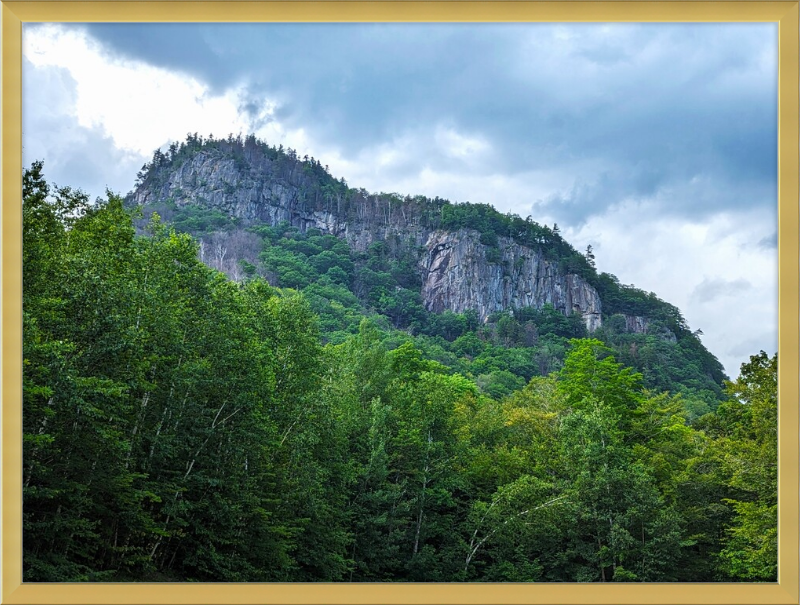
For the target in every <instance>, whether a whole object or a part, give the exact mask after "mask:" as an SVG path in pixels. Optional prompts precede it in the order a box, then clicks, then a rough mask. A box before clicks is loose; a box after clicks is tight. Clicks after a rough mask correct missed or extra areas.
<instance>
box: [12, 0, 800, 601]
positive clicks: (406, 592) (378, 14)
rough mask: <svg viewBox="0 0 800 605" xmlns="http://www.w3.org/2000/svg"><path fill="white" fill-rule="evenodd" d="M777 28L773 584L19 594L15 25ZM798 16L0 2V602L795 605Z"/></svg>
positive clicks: (705, 10)
mask: <svg viewBox="0 0 800 605" xmlns="http://www.w3.org/2000/svg"><path fill="white" fill-rule="evenodd" d="M89 21H106V22H123V21H137V22H148V21H150V22H154V21H162V22H164V21H208V22H236V21H269V22H304V21H305V22H308V21H314V22H321V21H327V22H375V21H387V22H405V21H450V22H514V21H551V22H568V21H580V22H603V21H617V22H658V21H662V22H703V21H717V22H720V21H724V22H736V21H738V22H775V23H777V24H778V38H779V43H778V55H779V56H778V67H779V75H778V101H779V103H778V151H779V155H778V278H779V286H778V299H779V308H778V328H779V330H778V332H779V336H778V350H779V353H780V354H779V356H778V359H779V367H778V396H779V409H778V412H779V469H778V471H779V509H778V511H779V553H778V554H779V559H778V560H779V568H778V569H779V576H778V582H777V583H774V584H751V583H735V584H721V583H708V584H613V585H612V584H602V585H598V584H346V583H336V584H327V583H314V584H224V583H205V584H193V583H166V584H161V583H159V584H147V583H128V584H113V583H109V584H77V583H66V584H61V583H53V584H38V583H24V584H23V583H22V560H21V552H22V527H21V518H22V495H21V491H22V471H21V468H22V465H21V457H22V431H21V427H22V404H21V401H22V384H21V376H22V359H21V350H22V347H21V341H22V308H21V307H22V302H21V300H22V294H21V292H22V270H21V263H22V261H21V258H22V252H21V250H22V241H21V240H22V237H21V225H22V218H21V209H22V204H21V195H22V192H21V179H20V175H21V174H22V157H21V150H22V133H21V63H22V49H21V38H22V23H25V22H89ZM798 54H799V53H798V2H797V0H793V1H787V2H761V1H749V0H742V1H719V2H716V1H711V2H707V1H682V2H660V1H657V0H653V1H623V2H580V1H575V2H573V1H564V2H536V1H524V0H523V1H515V2H473V1H470V2H462V1H458V0H455V1H445V2H419V1H383V2H367V1H364V2H361V1H351V2H339V1H335V0H331V1H321V2H320V1H318V2H306V1H294V2H269V1H265V2H237V1H217V2H190V1H186V2H181V1H178V2H126V1H119V2H117V1H105V2H104V1H91V2H69V1H64V2H61V1H53V2H39V1H17V0H2V214H0V220H1V221H2V230H1V231H0V242H1V244H2V266H1V269H2V273H1V279H2V320H1V321H2V324H0V328H1V330H2V331H1V332H0V333H1V334H2V358H1V359H2V404H3V405H2V477H3V479H2V602H3V603H7V604H9V605H10V604H23V603H85V604H93V603H120V604H123V603H209V604H212V603H242V604H245V603H298V604H299V603H454V604H455V603H598V604H599V603H617V604H623V603H665V604H666V603H720V604H734V603H742V604H744V603H765V604H766V603H770V604H783V603H786V604H789V603H798V601H799V600H800V597H799V594H800V593H799V592H798V571H799V569H798V568H799V563H798V475H800V473H799V472H798V428H799V427H800V424H799V422H798V400H800V393H799V392H798V391H799V389H798V368H800V358H799V356H798V352H799V350H800V346H799V343H800V326H799V323H798V317H800V303H799V302H798V300H799V299H798V291H799V288H798V283H799V282H800V279H799V275H800V265H799V263H798V258H799V257H800V248H799V246H798V235H799V234H800V220H799V213H798V166H799V165H800V160H799V159H798V116H799V115H800V107H799V106H798Z"/></svg>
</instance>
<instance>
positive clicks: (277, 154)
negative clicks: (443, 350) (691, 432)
mask: <svg viewBox="0 0 800 605" xmlns="http://www.w3.org/2000/svg"><path fill="white" fill-rule="evenodd" d="M144 168H145V170H144V172H143V173H140V175H139V177H140V179H139V180H140V182H139V183H138V184H137V187H136V188H135V190H134V191H133V192H131V193H130V194H129V195H128V197H127V203H128V204H130V205H135V206H143V207H146V208H154V209H157V208H158V205H159V204H165V203H166V204H171V205H173V206H174V207H175V208H177V209H180V208H182V207H187V206H193V205H194V206H202V207H206V208H212V209H216V210H218V211H220V212H222V213H224V214H225V215H226V216H228V217H231V218H235V219H237V220H238V221H239V224H240V225H242V226H247V225H252V224H258V223H266V224H268V225H270V226H275V225H279V224H280V223H282V222H286V223H289V224H290V225H293V226H295V227H297V228H298V229H299V230H301V231H307V230H308V229H312V228H313V229H318V230H319V231H321V232H322V233H325V234H331V235H335V236H337V237H339V238H342V239H345V240H346V241H347V242H348V244H349V245H350V247H351V249H353V250H357V251H360V252H364V251H366V250H367V249H368V248H369V247H370V245H371V244H373V243H374V242H377V241H382V242H386V243H387V244H388V245H390V246H391V247H392V248H393V249H395V250H401V251H403V252H404V253H405V254H407V255H410V256H411V257H412V258H413V259H414V261H415V263H416V270H417V272H418V274H419V279H420V281H421V283H422V286H421V290H420V294H421V298H422V301H423V304H424V306H425V308H426V309H427V310H429V311H433V312H442V311H445V310H448V309H449V310H450V311H453V312H457V313H458V312H463V311H466V310H468V309H473V310H475V311H477V312H478V315H479V316H480V318H481V320H485V319H486V318H487V317H488V316H489V315H490V314H491V313H494V312H496V311H502V310H506V309H510V308H522V307H535V308H541V307H542V306H543V305H545V304H548V303H549V304H551V305H552V306H553V307H554V308H555V309H557V310H559V311H561V312H562V313H564V314H565V315H570V314H579V315H580V316H581V317H582V319H583V321H584V323H585V325H586V327H587V329H588V330H589V331H590V332H591V331H594V330H596V329H597V328H598V327H599V326H600V325H601V323H602V303H601V300H600V295H599V294H598V292H597V290H596V289H595V288H594V287H593V286H592V285H590V284H589V283H588V282H587V281H586V279H584V278H583V277H581V276H580V275H578V274H576V273H574V272H570V271H567V270H564V269H563V268H561V265H562V263H560V262H559V259H558V258H557V257H554V255H553V246H548V241H549V240H548V241H545V239H541V238H540V239H536V238H534V239H531V241H532V244H531V245H523V244H521V243H519V241H518V238H517V239H515V238H513V237H510V236H508V235H499V236H498V234H496V233H494V232H492V233H491V237H490V238H486V237H485V234H482V233H481V232H479V231H478V230H476V229H470V228H457V229H445V228H442V224H443V218H442V217H444V216H445V211H451V210H452V209H453V208H454V206H453V205H451V204H449V202H444V201H443V200H438V199H437V200H427V199H424V198H410V197H405V198H402V197H400V196H398V195H394V194H380V195H370V194H368V193H367V192H366V191H364V190H355V189H351V188H349V187H347V186H346V185H345V184H344V182H343V181H340V180H336V179H334V178H333V177H332V176H331V175H330V174H329V173H328V172H327V169H324V168H322V166H321V165H320V164H319V163H317V162H315V161H314V160H313V159H312V160H308V159H305V160H303V161H301V160H299V159H298V158H296V157H295V156H293V153H292V152H283V151H282V150H275V149H274V148H270V147H267V146H265V145H263V144H261V143H257V142H256V141H255V140H254V139H250V138H248V139H247V140H246V141H245V142H243V143H242V142H240V141H235V140H230V139H229V140H228V141H218V142H214V144H213V145H210V144H208V143H205V144H204V143H203V142H202V140H200V141H197V140H195V141H194V143H193V142H192V140H191V137H190V139H189V142H188V143H187V144H186V145H182V146H180V147H179V148H174V149H172V150H171V152H170V154H169V155H163V154H160V152H157V153H156V156H155V157H154V160H153V163H152V164H151V165H146V166H145V167H144ZM480 208H481V209H482V208H483V207H480ZM492 212H494V211H493V210H492ZM517 220H520V219H517ZM523 226H525V225H523ZM527 226H528V230H529V231H531V230H532V232H534V233H537V234H538V233H540V232H541V233H543V234H544V235H545V236H549V237H550V238H551V240H552V241H553V242H555V243H560V244H561V245H562V247H563V246H564V243H563V240H560V238H559V237H558V236H557V234H552V233H551V232H550V231H549V230H548V229H547V228H542V227H540V226H538V225H536V224H535V223H531V222H529V223H527ZM509 230H510V229H509ZM537 237H538V236H537ZM569 250H570V251H571V252H572V253H574V250H572V249H571V248H569Z"/></svg>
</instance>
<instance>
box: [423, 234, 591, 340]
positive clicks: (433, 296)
mask: <svg viewBox="0 0 800 605" xmlns="http://www.w3.org/2000/svg"><path fill="white" fill-rule="evenodd" d="M479 238H480V235H479V234H478V233H477V232H476V231H471V230H466V229H461V230H459V231H456V232H447V231H434V232H432V233H430V235H429V236H428V239H427V241H426V242H425V249H426V254H425V257H424V258H423V259H422V261H421V262H420V266H421V268H422V270H423V271H422V275H423V283H422V299H423V300H424V301H425V306H426V307H427V309H428V310H429V311H434V312H437V313H438V312H442V311H444V310H446V309H450V310H451V311H454V312H457V313H460V312H463V311H466V310H467V309H478V311H479V313H480V315H481V318H482V319H483V318H485V317H486V316H488V315H489V314H490V313H493V312H495V311H502V310H504V309H509V308H512V307H515V308H522V307H536V308H542V307H543V306H544V305H545V304H547V303H549V304H551V305H553V307H555V308H556V309H559V310H561V311H562V312H564V313H565V314H567V315H569V314H572V313H579V314H580V315H581V316H582V317H583V320H584V322H585V323H586V327H587V328H588V330H589V331H590V332H591V331H594V330H595V329H597V328H598V327H599V326H600V325H601V315H600V314H601V302H600V297H599V295H598V294H597V291H596V290H595V289H594V288H593V287H592V286H590V285H589V284H587V283H586V282H585V281H584V280H583V279H581V278H580V277H579V276H577V275H571V274H563V273H560V272H559V271H558V267H557V265H556V264H555V263H553V262H551V261H548V260H545V259H544V258H543V257H542V254H541V252H540V251H537V250H534V249H531V248H527V247H524V246H520V245H518V244H516V243H514V242H513V241H512V240H510V239H508V238H503V237H501V238H498V246H497V249H499V251H500V254H499V256H498V255H495V257H494V258H493V259H492V260H490V259H489V258H488V252H489V248H488V247H487V246H485V245H483V244H481V243H480V241H479ZM493 249H494V248H493Z"/></svg>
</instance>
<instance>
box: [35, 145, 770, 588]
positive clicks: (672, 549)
mask: <svg viewBox="0 0 800 605" xmlns="http://www.w3.org/2000/svg"><path fill="white" fill-rule="evenodd" d="M179 152H180V148H176V150H175V153H176V154H177V153H179ZM42 170H43V168H42V165H41V164H40V163H36V164H34V165H33V166H32V168H31V169H30V170H28V171H26V173H25V175H24V178H23V189H24V191H23V193H24V200H23V204H24V205H23V221H24V225H23V242H24V246H23V280H24V281H23V315H24V317H23V330H24V335H23V347H24V351H23V356H24V366H23V367H24V376H23V387H24V400H23V406H24V407H23V423H24V427H23V430H24V452H23V467H24V468H23V498H24V519H23V546H24V553H23V565H24V579H25V581H133V580H145V581H292V582H304V581H353V582H365V581H367V582H369V581H422V582H441V581H489V582H498V581H499V582H518V581H520V582H521V581H525V582H527V581H566V582H573V581H681V582H688V581H775V579H776V577H777V529H776V527H777V479H776V467H777V411H776V410H777V401H776V398H777V396H776V391H777V379H776V370H777V358H776V356H773V357H769V356H768V355H767V354H766V353H764V352H761V353H758V354H756V355H753V356H752V357H751V359H750V361H749V363H747V364H744V365H743V366H742V371H741V374H740V376H739V378H738V379H737V380H735V381H734V382H727V381H722V380H721V379H720V378H719V376H717V375H715V373H714V372H713V371H710V370H713V369H714V368H710V366H709V363H710V362H709V361H708V360H709V359H711V360H713V361H715V360H714V359H713V356H710V354H708V352H706V351H705V349H703V348H702V345H701V344H700V343H699V341H698V340H697V338H696V337H694V336H692V335H691V333H688V328H686V327H685V326H677V327H676V325H675V323H673V324H669V319H670V318H669V317H664V318H662V324H661V325H660V326H659V325H656V327H655V329H654V330H651V331H648V333H647V334H629V333H626V332H625V331H624V330H623V329H622V327H621V326H620V324H619V322H620V319H619V317H617V318H616V319H615V314H614V313H611V314H610V315H609V317H608V318H607V319H606V321H605V322H604V326H603V328H601V330H598V331H597V332H595V333H593V334H592V335H591V338H589V335H587V334H586V333H585V332H584V327H583V325H582V323H581V322H580V321H575V318H574V317H570V316H563V315H561V314H560V313H558V312H556V311H554V310H553V309H549V308H547V307H545V308H543V309H517V310H513V312H512V313H503V314H498V316H496V317H493V318H490V321H489V322H488V323H486V324H480V323H479V322H478V321H477V320H476V318H475V317H474V316H473V315H470V314H469V313H465V314H453V313H444V314H441V315H434V314H430V313H427V312H426V311H425V310H424V309H423V308H422V306H421V305H420V302H419V300H418V297H419V294H418V293H417V294H416V298H415V289H414V288H415V284H414V282H413V280H414V272H413V271H408V270H407V267H404V264H403V263H404V262H407V260H406V259H404V258H403V257H402V255H399V256H398V255H397V254H394V253H393V252H392V251H391V250H389V249H386V247H384V249H380V248H381V247H380V246H379V245H378V246H377V247H376V248H374V249H371V250H370V251H369V252H368V253H366V254H362V255H358V254H356V253H353V252H351V251H350V250H349V249H348V248H347V246H346V244H344V243H343V242H342V241H341V240H338V239H336V238H334V237H332V236H327V235H323V234H321V233H319V232H314V231H307V232H305V233H300V232H298V231H297V230H294V229H292V228H290V227H288V226H286V225H282V226H277V227H267V226H263V225H262V226H254V227H251V228H249V230H246V231H245V230H240V229H229V227H230V225H229V223H231V219H230V218H229V217H226V216H224V215H220V216H214V213H213V211H210V210H208V209H202V208H189V209H185V210H184V211H183V212H178V211H177V210H175V212H174V213H173V216H171V217H170V221H169V223H166V222H164V221H162V220H161V219H159V217H158V216H157V215H155V216H151V217H137V216H135V214H134V211H132V210H131V209H128V208H126V207H125V206H124V205H123V203H122V200H121V199H120V198H119V197H117V196H114V195H112V194H109V196H108V199H107V200H106V201H104V202H98V203H94V204H93V203H89V201H88V199H87V197H86V196H85V195H84V194H82V193H80V192H77V191H73V190H71V189H69V188H50V187H49V186H48V185H47V183H46V182H45V179H44V176H43V173H42ZM323 172H324V171H323ZM342 186H344V185H342ZM440 216H441V213H440ZM142 221H144V224H143V226H142V229H143V233H142V234H137V228H136V226H135V224H137V223H141V222H142ZM182 231H183V233H182ZM188 232H190V233H192V234H193V235H190V234H189V233H188ZM225 233H228V234H229V235H231V234H234V235H237V236H240V235H241V234H243V233H247V234H249V237H251V239H252V242H255V243H256V244H257V246H256V250H257V252H256V254H255V257H253V258H252V259H251V261H246V260H244V261H242V263H241V266H240V269H241V272H242V275H241V278H240V279H238V280H231V279H228V278H227V277H226V276H225V275H224V274H223V273H221V272H219V271H217V270H214V269H212V268H210V267H209V266H207V264H204V263H203V262H201V260H200V258H201V257H203V256H204V255H205V254H210V253H211V252H210V251H208V250H204V246H206V245H207V244H206V242H208V245H211V243H213V242H212V239H211V238H212V236H214V237H223V235H220V234H225ZM490 239H491V238H490V237H489V238H488V239H487V241H489V240H490ZM602 275H606V274H602ZM602 275H601V276H598V279H600V278H602ZM607 279H608V280H609V281H610V282H613V278H612V277H611V276H608V277H607ZM612 289H613V288H612ZM637 296H638V295H637ZM611 308H612V310H613V309H614V307H613V306H612V307H611ZM676 311H677V310H676ZM676 318H679V314H678V315H677V316H674V317H673V320H675V321H677V319H676ZM681 321H682V320H681ZM677 323H680V322H677ZM704 364H706V366H708V367H705V366H704ZM712 365H713V364H712Z"/></svg>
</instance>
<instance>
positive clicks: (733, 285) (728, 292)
mask: <svg viewBox="0 0 800 605" xmlns="http://www.w3.org/2000/svg"><path fill="white" fill-rule="evenodd" d="M752 289H753V284H751V283H750V282H749V281H747V280H746V279H734V280H726V279H723V278H712V279H709V278H706V279H704V280H703V281H702V282H700V283H699V284H698V285H697V286H696V287H695V289H694V290H692V293H691V295H690V296H689V298H690V300H691V301H692V302H693V303H708V302H713V301H714V300H716V299H717V298H720V297H722V296H737V295H741V294H742V293H743V292H747V291H748V290H752Z"/></svg>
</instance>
